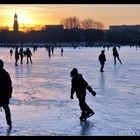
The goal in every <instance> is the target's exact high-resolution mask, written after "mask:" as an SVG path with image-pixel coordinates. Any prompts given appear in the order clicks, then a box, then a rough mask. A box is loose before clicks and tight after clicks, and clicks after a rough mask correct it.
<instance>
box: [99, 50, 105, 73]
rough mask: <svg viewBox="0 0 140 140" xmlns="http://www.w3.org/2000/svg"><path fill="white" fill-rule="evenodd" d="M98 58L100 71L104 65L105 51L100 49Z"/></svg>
mask: <svg viewBox="0 0 140 140" xmlns="http://www.w3.org/2000/svg"><path fill="white" fill-rule="evenodd" d="M98 60H99V62H100V65H101V68H100V72H104V70H103V69H104V65H105V61H106V56H105V51H104V50H102V51H101V54H100V55H99V57H98Z"/></svg>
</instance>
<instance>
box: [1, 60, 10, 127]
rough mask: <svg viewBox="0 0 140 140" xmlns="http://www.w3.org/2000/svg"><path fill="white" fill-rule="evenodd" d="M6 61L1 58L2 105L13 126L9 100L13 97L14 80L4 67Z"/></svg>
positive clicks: (8, 120)
mask: <svg viewBox="0 0 140 140" xmlns="http://www.w3.org/2000/svg"><path fill="white" fill-rule="evenodd" d="M3 67H4V62H3V61H2V60H0V107H2V108H3V109H4V111H5V118H6V121H7V124H8V125H9V127H10V128H12V121H11V112H10V108H9V100H10V98H11V97H12V81H11V78H10V75H9V73H8V72H7V71H6V70H5V69H3Z"/></svg>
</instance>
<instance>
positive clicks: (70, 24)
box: [61, 17, 80, 29]
mask: <svg viewBox="0 0 140 140" xmlns="http://www.w3.org/2000/svg"><path fill="white" fill-rule="evenodd" d="M61 24H63V26H64V28H65V29H72V28H79V27H80V21H79V19H78V18H77V17H68V18H66V19H62V20H61Z"/></svg>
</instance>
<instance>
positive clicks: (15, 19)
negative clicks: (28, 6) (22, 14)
mask: <svg viewBox="0 0 140 140" xmlns="http://www.w3.org/2000/svg"><path fill="white" fill-rule="evenodd" d="M13 30H14V31H18V19H17V14H16V13H15V15H14V24H13Z"/></svg>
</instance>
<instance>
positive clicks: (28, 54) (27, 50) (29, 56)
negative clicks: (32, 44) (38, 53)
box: [26, 48, 33, 64]
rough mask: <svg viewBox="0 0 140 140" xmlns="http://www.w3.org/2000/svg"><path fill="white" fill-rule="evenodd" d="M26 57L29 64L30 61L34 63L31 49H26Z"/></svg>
mask: <svg viewBox="0 0 140 140" xmlns="http://www.w3.org/2000/svg"><path fill="white" fill-rule="evenodd" d="M26 56H27V64H28V63H29V60H30V63H33V62H32V52H31V51H30V49H29V48H27V49H26Z"/></svg>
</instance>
